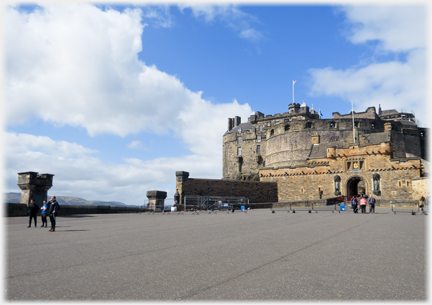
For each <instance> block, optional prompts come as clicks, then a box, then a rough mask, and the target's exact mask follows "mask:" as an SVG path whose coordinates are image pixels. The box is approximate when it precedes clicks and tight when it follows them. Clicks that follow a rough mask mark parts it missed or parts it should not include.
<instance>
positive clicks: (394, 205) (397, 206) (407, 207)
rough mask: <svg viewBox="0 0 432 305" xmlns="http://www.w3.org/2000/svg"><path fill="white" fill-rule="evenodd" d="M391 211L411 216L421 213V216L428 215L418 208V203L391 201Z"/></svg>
mask: <svg viewBox="0 0 432 305" xmlns="http://www.w3.org/2000/svg"><path fill="white" fill-rule="evenodd" d="M390 205H391V210H392V212H393V213H394V214H396V213H411V215H416V214H417V213H419V212H420V211H421V215H427V214H426V212H425V211H424V209H423V208H420V207H419V206H418V203H417V202H405V201H399V202H397V200H392V201H390Z"/></svg>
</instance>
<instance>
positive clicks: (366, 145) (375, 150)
mask: <svg viewBox="0 0 432 305" xmlns="http://www.w3.org/2000/svg"><path fill="white" fill-rule="evenodd" d="M426 133H427V130H426V129H425V128H419V127H418V126H417V124H416V123H415V117H414V115H413V114H411V113H401V112H398V111H396V110H393V109H392V110H381V106H380V107H379V111H378V113H377V112H376V109H375V107H369V108H368V109H367V110H366V111H365V112H360V113H356V112H352V113H350V114H346V115H340V114H339V113H338V112H334V113H333V117H332V118H331V119H321V118H320V116H319V114H318V113H317V111H316V110H314V109H313V108H312V109H309V107H308V106H307V105H306V104H305V103H303V104H302V105H300V104H297V103H294V104H290V105H289V111H288V112H286V113H283V114H276V115H267V116H264V114H263V113H261V112H254V113H253V114H252V115H251V116H250V117H249V119H248V121H247V122H246V123H241V119H240V118H239V117H235V118H229V119H228V130H227V132H226V133H225V134H224V136H223V179H243V180H259V181H274V182H277V183H278V196H279V201H292V200H314V199H322V198H330V197H337V196H352V195H359V194H367V195H370V194H374V196H375V197H377V198H380V199H390V198H406V199H415V198H414V197H415V196H416V195H417V194H415V193H414V192H413V183H415V182H414V181H415V179H420V178H422V177H425V175H426V173H427V166H426V162H425V159H426V147H427V145H426ZM420 180H421V179H420Z"/></svg>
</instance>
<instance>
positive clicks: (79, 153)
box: [4, 132, 220, 205]
mask: <svg viewBox="0 0 432 305" xmlns="http://www.w3.org/2000/svg"><path fill="white" fill-rule="evenodd" d="M4 140H5V144H6V145H7V147H8V149H7V150H5V159H6V160H7V161H6V163H7V164H6V165H7V169H8V170H7V171H5V173H6V181H7V185H6V187H7V188H8V189H16V183H17V173H19V172H25V171H35V172H39V173H51V174H55V176H54V186H55V187H53V190H52V191H55V193H56V194H57V195H63V196H77V197H82V198H85V199H88V200H107V201H121V202H124V203H126V204H131V205H142V203H143V200H144V199H145V198H146V192H147V191H148V190H153V189H157V190H163V191H166V192H168V197H169V198H172V197H173V196H174V193H175V186H174V183H175V172H176V171H178V170H186V171H190V172H191V173H193V174H194V176H195V175H196V176H198V177H202V176H204V175H206V174H207V175H208V173H209V172H210V173H212V175H213V176H211V177H209V178H220V176H219V175H220V173H217V172H216V173H215V172H214V163H215V160H214V159H213V158H212V157H211V156H199V155H189V156H183V157H175V158H157V159H154V160H147V161H143V160H139V159H132V158H125V159H124V160H123V162H122V163H120V164H114V163H106V162H103V161H101V160H100V159H99V158H98V157H97V152H96V151H94V150H92V149H88V148H86V147H83V146H81V145H78V144H76V143H68V142H65V141H55V140H52V139H50V138H49V137H46V136H34V135H30V134H17V133H9V132H5V133H4ZM52 191H51V192H52Z"/></svg>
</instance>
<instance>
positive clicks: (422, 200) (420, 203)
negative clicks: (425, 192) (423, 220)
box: [419, 196, 426, 214]
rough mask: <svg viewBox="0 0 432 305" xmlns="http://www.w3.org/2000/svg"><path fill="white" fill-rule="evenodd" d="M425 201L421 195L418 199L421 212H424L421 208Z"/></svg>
mask: <svg viewBox="0 0 432 305" xmlns="http://www.w3.org/2000/svg"><path fill="white" fill-rule="evenodd" d="M425 203H426V199H425V198H424V197H423V196H421V198H420V200H419V208H420V210H421V211H422V214H425V212H424V210H423V208H424V206H425Z"/></svg>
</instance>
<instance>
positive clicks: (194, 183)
mask: <svg viewBox="0 0 432 305" xmlns="http://www.w3.org/2000/svg"><path fill="white" fill-rule="evenodd" d="M179 184H181V185H179ZM177 189H178V190H179V193H180V196H181V201H180V203H181V204H183V198H184V196H187V195H198V196H224V197H246V198H248V199H249V202H250V203H258V202H272V201H278V187H277V183H276V182H255V181H237V180H217V179H186V180H184V181H183V182H179V180H177ZM180 190H181V192H180Z"/></svg>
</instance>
